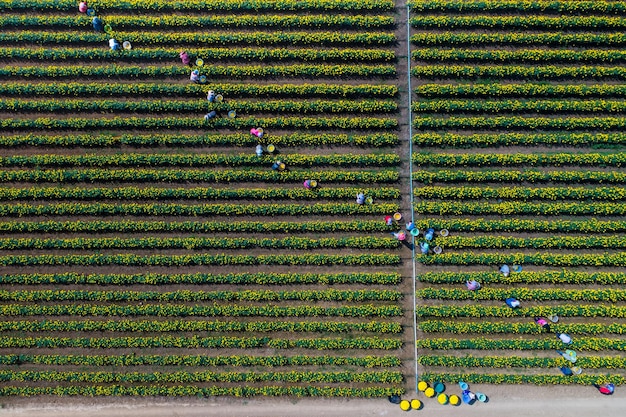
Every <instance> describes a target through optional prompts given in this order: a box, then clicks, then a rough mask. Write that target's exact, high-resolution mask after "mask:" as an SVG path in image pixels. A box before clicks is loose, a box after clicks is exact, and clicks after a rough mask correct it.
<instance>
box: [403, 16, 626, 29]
mask: <svg viewBox="0 0 626 417" xmlns="http://www.w3.org/2000/svg"><path fill="white" fill-rule="evenodd" d="M410 23H411V26H412V27H414V28H417V29H440V28H445V29H446V30H452V29H490V30H494V29H508V30H512V31H513V30H520V29H530V30H538V31H541V30H565V31H568V30H597V31H616V30H623V29H626V19H625V18H623V17H614V16H537V15H534V16H533V15H530V16H490V15H470V16H467V15H466V16H463V15H460V16H454V15H449V16H445V15H443V16H442V15H418V16H415V15H413V16H412V17H411V19H410Z"/></svg>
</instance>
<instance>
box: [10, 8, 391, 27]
mask: <svg viewBox="0 0 626 417" xmlns="http://www.w3.org/2000/svg"><path fill="white" fill-rule="evenodd" d="M75 6H76V5H75V4H73V5H70V6H68V7H67V9H64V11H65V10H69V9H70V8H72V7H75ZM140 7H143V5H141V6H140ZM27 13H28V14H8V13H7V14H3V15H2V16H0V28H3V29H9V28H19V29H20V30H23V29H26V28H28V29H37V30H39V31H41V30H42V28H60V29H64V30H67V29H68V28H70V29H91V21H90V20H89V19H85V18H84V17H83V16H70V15H65V16H55V15H44V14H40V15H36V14H33V13H29V12H27ZM106 23H107V24H110V25H111V26H112V27H115V29H116V30H120V29H127V30H138V29H143V30H159V31H160V32H161V33H165V32H167V31H168V30H171V29H174V31H184V30H193V29H202V30H206V28H207V27H210V28H220V29H226V28H246V29H249V28H251V27H262V28H275V29H294V28H297V29H299V30H301V29H305V28H310V29H327V28H340V29H352V30H362V29H379V30H382V29H390V28H392V27H393V26H394V18H393V16H376V15H359V14H354V15H352V14H349V15H345V14H328V13H327V14H313V13H311V14H280V15H273V14H263V13H261V14H245V13H241V14H240V13H237V14H226V15H208V16H207V15H205V16H201V15H180V14H164V15H160V16H150V15H128V14H127V15H119V14H107V16H106ZM309 33H312V32H309Z"/></svg>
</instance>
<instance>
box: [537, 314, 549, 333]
mask: <svg viewBox="0 0 626 417" xmlns="http://www.w3.org/2000/svg"><path fill="white" fill-rule="evenodd" d="M535 323H537V324H538V325H540V326H541V327H543V328H544V329H545V330H546V331H547V332H549V331H550V325H549V324H548V320H546V319H545V318H543V317H535Z"/></svg>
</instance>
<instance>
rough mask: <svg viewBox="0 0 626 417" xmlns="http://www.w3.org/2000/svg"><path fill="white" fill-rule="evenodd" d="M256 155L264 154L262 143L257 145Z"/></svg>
mask: <svg viewBox="0 0 626 417" xmlns="http://www.w3.org/2000/svg"><path fill="white" fill-rule="evenodd" d="M255 152H256V156H263V147H262V146H261V145H256V150H255Z"/></svg>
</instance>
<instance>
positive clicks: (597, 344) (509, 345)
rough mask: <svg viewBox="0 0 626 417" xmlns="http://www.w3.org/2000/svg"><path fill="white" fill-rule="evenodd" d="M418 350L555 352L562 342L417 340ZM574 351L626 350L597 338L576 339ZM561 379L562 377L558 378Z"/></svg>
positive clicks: (623, 343) (621, 344)
mask: <svg viewBox="0 0 626 417" xmlns="http://www.w3.org/2000/svg"><path fill="white" fill-rule="evenodd" d="M416 342H417V343H416V344H417V347H418V349H420V348H421V349H442V350H450V349H454V350H456V349H476V350H496V349H508V350H555V349H562V348H563V342H561V341H560V340H559V339H557V338H555V337H551V338H548V339H486V338H484V337H482V338H477V339H419V340H417V341H416ZM574 343H575V345H574V347H575V348H576V350H578V351H579V352H580V351H601V350H616V351H620V352H623V351H625V350H626V341H624V340H614V339H607V338H599V337H577V338H576V341H575V342H574ZM560 378H561V379H562V378H563V377H562V376H560Z"/></svg>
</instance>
